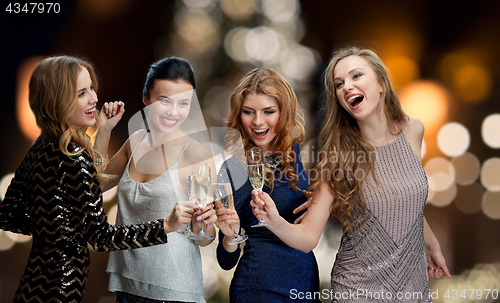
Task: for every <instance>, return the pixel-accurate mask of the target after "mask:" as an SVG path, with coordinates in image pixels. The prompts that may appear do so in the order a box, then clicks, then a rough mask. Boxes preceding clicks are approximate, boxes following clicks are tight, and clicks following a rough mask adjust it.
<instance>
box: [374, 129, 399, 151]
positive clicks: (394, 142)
mask: <svg viewBox="0 0 500 303" xmlns="http://www.w3.org/2000/svg"><path fill="white" fill-rule="evenodd" d="M402 134H403V131H401V130H400V131H399V134H398V136H397V137H396V139H394V140H392V141H391V142H389V143H387V144H386V145H382V146H374V147H373V148H376V149H381V148H386V147H389V146H391V145H393V144H396V142H397V141H399V139H400V138H401V136H402Z"/></svg>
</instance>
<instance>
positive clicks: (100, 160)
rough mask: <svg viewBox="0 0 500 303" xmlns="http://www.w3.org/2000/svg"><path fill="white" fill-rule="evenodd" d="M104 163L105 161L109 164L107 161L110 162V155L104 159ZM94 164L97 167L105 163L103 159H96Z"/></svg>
mask: <svg viewBox="0 0 500 303" xmlns="http://www.w3.org/2000/svg"><path fill="white" fill-rule="evenodd" d="M104 161H105V162H107V161H108V155H106V158H104ZM94 163H95V164H96V165H102V163H103V162H102V158H96V159H95V160H94Z"/></svg>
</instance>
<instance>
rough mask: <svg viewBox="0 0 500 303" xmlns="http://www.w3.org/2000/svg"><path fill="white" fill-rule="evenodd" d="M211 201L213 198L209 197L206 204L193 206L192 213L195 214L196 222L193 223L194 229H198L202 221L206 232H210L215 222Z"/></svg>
mask: <svg viewBox="0 0 500 303" xmlns="http://www.w3.org/2000/svg"><path fill="white" fill-rule="evenodd" d="M212 202H213V200H212V198H210V199H209V202H208V203H207V205H205V206H201V207H200V206H198V207H195V209H194V211H195V213H194V214H195V216H196V221H195V222H196V223H195V224H194V225H195V228H194V230H200V229H201V223H202V222H203V224H205V231H206V232H210V231H212V229H213V228H214V225H215V222H216V221H217V215H216V214H215V210H214V209H213V206H212Z"/></svg>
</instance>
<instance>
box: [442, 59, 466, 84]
mask: <svg viewBox="0 0 500 303" xmlns="http://www.w3.org/2000/svg"><path fill="white" fill-rule="evenodd" d="M470 61H471V60H470V59H469V57H468V56H467V55H466V54H465V53H460V52H455V53H451V54H448V55H446V56H445V57H444V58H443V60H441V64H440V65H439V72H440V74H441V78H442V79H443V80H445V81H447V82H451V80H452V78H453V74H454V73H455V70H456V69H457V67H459V66H462V65H465V64H467V63H468V62H470Z"/></svg>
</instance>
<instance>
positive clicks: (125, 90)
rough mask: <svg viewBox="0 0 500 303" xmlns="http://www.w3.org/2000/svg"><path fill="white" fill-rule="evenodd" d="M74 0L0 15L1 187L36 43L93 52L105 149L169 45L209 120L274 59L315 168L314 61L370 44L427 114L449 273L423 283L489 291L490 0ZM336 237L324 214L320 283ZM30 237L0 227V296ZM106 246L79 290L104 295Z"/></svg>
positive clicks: (209, 272)
mask: <svg viewBox="0 0 500 303" xmlns="http://www.w3.org/2000/svg"><path fill="white" fill-rule="evenodd" d="M73 2H77V3H76V5H75V6H74V7H73V8H72V9H70V10H69V12H68V13H66V14H64V15H61V17H59V18H56V19H54V20H52V21H48V22H42V23H40V24H37V25H36V26H31V27H27V28H24V29H19V28H17V27H15V26H14V25H13V24H11V23H9V19H8V18H4V17H5V16H6V14H5V13H4V15H2V21H1V22H2V23H0V24H1V25H2V27H1V38H2V56H1V59H0V60H1V61H2V70H1V73H2V81H1V87H2V94H1V96H2V97H1V106H2V111H3V117H2V119H0V123H1V125H0V127H1V131H2V148H1V149H0V159H1V162H0V178H1V181H0V194H1V196H0V198H3V195H4V193H5V190H6V188H7V186H8V184H9V182H10V179H11V178H12V176H13V172H14V171H15V169H16V167H17V166H18V165H19V163H20V162H21V161H22V158H23V157H24V154H25V153H26V151H27V150H28V148H29V146H30V144H31V143H32V142H33V139H34V138H36V136H37V135H38V133H39V131H38V129H37V128H36V125H35V124H34V119H33V116H32V114H31V113H30V110H29V106H28V103H27V83H28V80H29V76H30V73H31V71H32V70H33V68H34V66H35V65H36V64H37V63H38V62H39V61H40V60H42V59H43V58H45V57H46V56H49V55H55V54H68V55H77V56H81V57H85V58H87V59H89V60H90V61H92V62H93V63H94V64H95V66H96V68H97V72H98V76H99V78H100V80H101V82H100V90H99V99H100V102H101V104H102V102H103V101H112V100H123V101H124V102H126V110H127V111H126V113H125V116H124V118H123V120H122V123H120V124H119V125H118V126H117V128H116V129H115V131H114V133H113V137H112V141H111V143H110V154H113V153H114V152H116V151H117V149H118V148H119V147H120V146H121V144H122V143H123V142H124V141H125V139H126V137H127V129H126V124H125V122H123V121H127V120H128V119H129V118H130V117H131V116H132V115H133V114H134V113H136V112H137V111H138V110H139V109H140V108H141V107H142V102H141V91H142V84H143V81H144V79H145V75H146V71H147V68H148V66H149V65H150V64H151V63H152V62H154V61H156V60H158V59H161V58H164V57H166V56H172V55H175V56H179V57H184V58H186V59H188V60H189V61H190V63H191V64H192V65H193V67H194V69H195V74H196V78H197V83H198V87H197V94H198V96H199V97H200V101H201V104H202V109H203V112H204V115H205V121H207V124H208V126H213V127H216V126H222V125H223V124H224V122H223V121H224V118H225V114H226V110H227V105H226V104H227V101H228V96H229V94H230V90H231V88H232V87H233V86H234V84H235V82H236V81H237V80H238V79H239V78H240V77H241V76H242V75H243V74H244V73H246V72H247V71H248V70H250V69H251V68H253V67H255V66H266V67H271V68H273V69H275V70H276V71H278V72H279V73H281V74H282V75H283V76H284V77H285V78H286V79H287V80H288V81H289V82H290V83H291V84H292V86H293V87H294V89H295V90H296V92H297V94H298V96H299V99H300V102H301V103H302V105H303V107H304V108H305V109H306V132H307V138H306V142H304V144H303V146H302V149H303V150H304V151H305V152H306V153H307V154H308V155H310V156H311V157H309V158H308V159H307V161H306V162H307V163H305V165H306V167H311V165H313V164H314V163H313V162H314V152H315V151H316V150H317V142H316V139H317V134H318V133H319V128H320V126H321V121H322V115H321V114H318V111H319V109H320V108H321V107H322V106H323V104H324V103H323V101H324V94H323V86H322V84H321V80H320V79H321V73H322V71H323V70H324V68H325V67H326V65H327V63H328V60H329V58H330V56H331V53H332V51H333V50H335V49H337V48H340V47H342V46H345V45H349V44H355V45H360V46H368V47H372V48H374V49H375V50H377V51H378V52H379V54H380V55H381V56H382V58H383V60H384V62H385V63H386V65H387V67H388V68H389V70H390V72H391V77H392V80H393V82H394V84H395V87H396V89H397V90H398V92H399V94H400V97H401V100H402V103H403V107H404V108H405V110H406V111H407V112H408V114H409V115H411V116H416V117H418V118H420V119H421V120H422V121H423V123H424V125H425V127H426V131H425V136H424V146H423V150H422V152H423V153H422V154H423V159H422V162H423V166H424V168H425V171H426V173H427V177H428V180H429V197H428V205H427V207H426V210H425V211H426V217H427V220H428V222H429V224H430V226H431V227H432V229H433V231H434V233H435V234H436V236H437V238H438V240H439V241H440V244H441V246H442V250H443V253H444V255H445V258H446V260H447V263H448V267H449V269H450V271H451V273H452V276H453V277H452V278H442V279H440V280H436V279H430V285H431V291H436V290H439V297H438V299H437V300H434V301H435V302H473V301H474V302H480V301H481V302H493V301H495V300H494V299H492V296H491V295H490V297H489V298H488V299H485V294H483V295H482V296H481V298H482V299H479V297H478V296H477V293H475V294H474V295H472V296H470V291H467V290H468V289H497V290H498V289H499V288H500V90H499V89H498V86H499V84H500V55H499V54H500V35H498V32H499V30H500V19H499V18H498V16H497V15H498V13H499V12H500V2H498V1H479V2H476V3H474V5H467V6H465V5H464V6H462V5H460V4H459V3H460V2H454V1H432V0H421V1H396V0H385V1H359V2H356V4H354V3H351V2H348V1H326V0H325V1H299V0H245V1H241V0H175V1H161V0H152V1H147V2H145V1H138V0H136V1H134V0H104V1H101V0H85V1H73ZM4 9H5V8H2V10H4ZM105 201H106V203H105V209H106V211H107V212H108V213H109V217H110V220H111V221H112V220H114V214H115V212H116V189H115V190H111V191H109V192H107V193H106V194H105ZM340 237H341V230H340V229H339V225H338V223H337V222H336V221H335V220H333V219H332V220H331V222H329V224H328V226H327V228H326V229H325V231H324V235H323V237H322V238H321V240H320V243H319V245H318V246H317V247H316V249H315V250H314V251H315V253H316V256H317V259H318V263H319V265H320V275H321V281H322V287H323V288H329V283H330V282H329V281H330V279H329V275H330V270H331V267H332V265H333V262H334V259H335V254H336V251H337V249H338V246H339V240H340ZM30 246H31V238H30V237H26V236H19V235H15V234H11V233H8V232H3V231H1V230H0V302H10V301H12V297H13V294H14V292H15V289H16V287H17V284H18V282H19V280H20V277H21V275H22V273H23V270H24V267H25V264H26V260H27V258H28V254H29V250H30ZM215 247H216V242H214V243H213V244H211V245H210V246H208V247H206V248H203V249H202V255H203V271H204V286H205V292H206V296H207V301H208V302H214V303H215V302H228V287H229V283H230V280H231V277H232V273H233V272H232V271H228V272H226V271H223V270H221V269H220V268H219V266H218V264H217V262H216V260H215ZM107 258H108V255H107V254H106V253H95V252H92V256H91V260H92V264H91V268H90V275H89V280H88V283H87V289H86V295H85V298H84V302H98V303H108V302H114V300H115V296H114V294H113V293H110V292H108V291H107V283H108V275H107V274H106V272H105V268H106V263H107ZM152 262H155V261H154V260H152ZM166 274H168V273H166ZM454 289H456V290H457V291H458V294H459V295H460V294H462V291H463V290H465V291H466V298H463V297H460V296H459V297H457V298H456V299H453V297H452V294H451V293H450V298H449V299H447V298H445V297H444V294H445V292H446V290H450V291H451V290H454ZM497 294H498V293H497ZM496 301H498V299H497V300H496ZM325 302H326V301H325Z"/></svg>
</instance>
